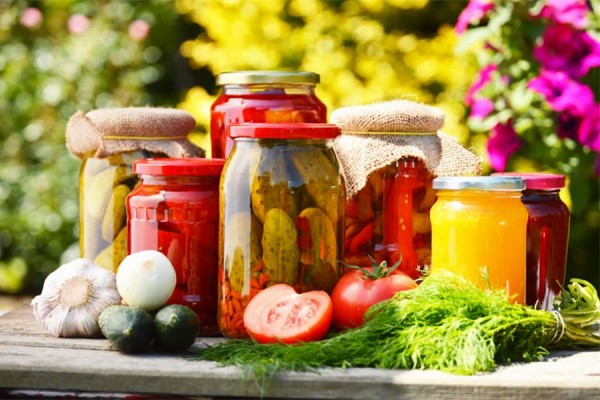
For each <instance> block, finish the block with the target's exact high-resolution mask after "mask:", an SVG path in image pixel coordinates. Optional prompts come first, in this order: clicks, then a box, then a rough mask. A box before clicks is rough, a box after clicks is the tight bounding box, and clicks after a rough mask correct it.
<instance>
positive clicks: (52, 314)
mask: <svg viewBox="0 0 600 400" xmlns="http://www.w3.org/2000/svg"><path fill="white" fill-rule="evenodd" d="M120 302H121V296H120V295H119V292H118V291H117V283H116V279H115V274H114V273H112V272H111V271H108V270H106V269H103V268H102V267H100V266H98V265H97V264H94V263H93V262H92V261H90V260H86V259H83V258H80V259H77V260H74V261H71V262H69V263H67V264H64V265H61V266H60V267H59V268H58V269H56V270H55V271H54V272H52V273H51V274H50V275H48V277H47V278H46V280H45V281H44V287H43V289H42V293H41V294H40V295H38V296H36V297H35V298H34V299H33V300H32V301H31V305H32V306H33V313H34V315H35V318H36V319H37V320H38V321H40V322H41V324H42V325H43V326H44V328H45V329H46V330H47V331H49V332H50V334H52V335H53V336H56V337H93V336H98V335H100V328H99V326H98V317H99V316H100V313H101V312H102V311H104V309H105V308H107V307H109V306H111V305H114V304H119V303H120Z"/></svg>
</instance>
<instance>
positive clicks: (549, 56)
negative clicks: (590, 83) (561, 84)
mask: <svg viewBox="0 0 600 400" xmlns="http://www.w3.org/2000/svg"><path fill="white" fill-rule="evenodd" d="M533 56H534V57H535V59H536V60H538V61H539V62H540V64H541V66H542V68H545V69H551V70H556V71H564V72H566V73H567V74H569V76H571V77H573V78H581V77H583V76H585V75H586V74H587V73H588V71H589V70H590V69H591V68H593V67H598V66H600V43H598V42H597V41H596V40H595V39H594V38H592V37H591V36H590V35H589V34H588V33H587V32H583V31H575V30H573V29H572V28H571V27H570V26H569V25H552V26H550V27H548V29H546V31H545V32H544V35H543V36H542V41H541V43H540V44H538V45H537V46H536V47H535V49H534V50H533Z"/></svg>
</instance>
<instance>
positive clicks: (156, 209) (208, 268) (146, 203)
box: [127, 158, 225, 336]
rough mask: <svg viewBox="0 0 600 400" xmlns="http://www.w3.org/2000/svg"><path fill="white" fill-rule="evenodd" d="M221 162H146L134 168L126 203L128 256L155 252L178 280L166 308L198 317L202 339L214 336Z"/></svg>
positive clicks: (197, 159) (180, 160)
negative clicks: (135, 180) (183, 308)
mask: <svg viewBox="0 0 600 400" xmlns="http://www.w3.org/2000/svg"><path fill="white" fill-rule="evenodd" d="M224 164H225V160H223V159H205V158H188V159H170V158H165V159H148V160H138V161H136V162H135V163H134V164H133V172H134V173H136V174H138V175H139V176H140V184H139V185H138V186H136V188H135V189H134V190H133V191H132V192H131V194H130V195H129V196H128V197H127V215H128V221H127V222H128V223H127V227H128V246H127V247H128V253H129V254H131V253H135V252H138V251H141V250H158V251H160V252H162V253H163V254H165V255H166V256H167V257H168V258H169V260H170V261H171V263H172V264H173V267H174V268H175V271H176V275H177V285H176V287H175V290H174V292H173V294H172V296H171V298H170V299H169V301H168V303H170V304H183V305H185V306H188V307H190V308H191V309H193V310H194V311H195V312H196V313H197V314H198V316H199V317H200V322H201V325H200V334H201V335H205V336H207V335H214V334H218V333H219V330H218V328H217V319H216V315H217V282H218V279H217V253H218V248H217V243H218V216H219V178H220V175H221V171H222V169H223V165H224Z"/></svg>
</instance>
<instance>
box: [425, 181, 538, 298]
mask: <svg viewBox="0 0 600 400" xmlns="http://www.w3.org/2000/svg"><path fill="white" fill-rule="evenodd" d="M433 188H434V189H435V190H437V197H438V198H437V200H436V202H435V204H434V205H433V207H432V208H431V212H430V216H431V235H432V238H431V250H432V260H431V270H432V273H434V272H435V271H436V270H438V269H445V270H448V271H450V272H453V273H455V274H457V275H461V276H463V277H465V278H466V279H468V280H470V281H472V282H474V283H476V284H478V285H479V286H481V287H482V288H487V287H488V283H487V280H488V279H489V285H490V286H491V288H492V289H505V290H506V291H507V293H508V294H509V295H510V296H511V298H512V299H513V301H515V302H517V303H520V304H525V288H526V286H525V278H526V240H527V217H528V214H527V209H526V208H525V206H524V205H523V203H522V202H521V195H522V190H523V189H524V188H525V183H524V181H523V180H522V179H521V178H517V177H495V176H478V177H443V178H436V179H434V181H433ZM484 271H487V272H484Z"/></svg>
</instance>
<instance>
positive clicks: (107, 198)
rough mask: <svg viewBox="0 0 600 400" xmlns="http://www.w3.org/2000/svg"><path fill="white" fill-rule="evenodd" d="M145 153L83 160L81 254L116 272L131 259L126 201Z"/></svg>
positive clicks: (135, 182)
mask: <svg viewBox="0 0 600 400" xmlns="http://www.w3.org/2000/svg"><path fill="white" fill-rule="evenodd" d="M144 157H150V153H148V152H145V151H134V152H129V153H119V154H112V155H110V156H108V157H106V158H97V157H93V156H89V157H83V158H82V164H81V169H80V174H79V188H80V190H79V208H80V213H79V251H80V256H81V257H82V258H87V259H89V260H93V261H94V262H95V263H96V264H98V265H100V266H101V267H103V268H106V269H108V270H110V271H113V272H116V271H117V268H118V267H119V264H121V261H123V259H124V258H125V257H126V256H127V228H126V225H127V217H126V216H127V214H126V208H125V198H126V197H127V195H128V194H129V193H130V192H131V190H132V189H133V188H134V186H135V185H136V184H137V182H138V177H137V175H135V174H134V173H133V170H132V164H133V162H134V160H137V159H139V158H144Z"/></svg>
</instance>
